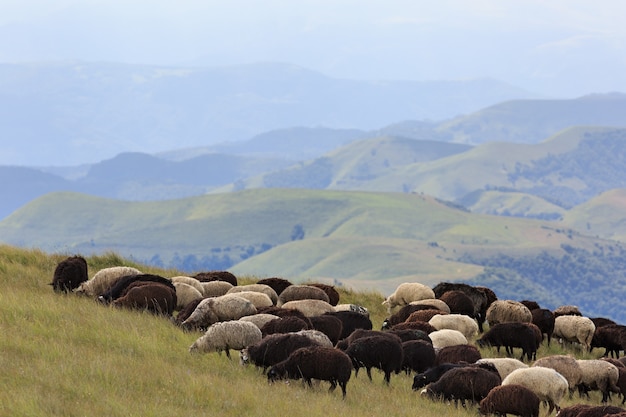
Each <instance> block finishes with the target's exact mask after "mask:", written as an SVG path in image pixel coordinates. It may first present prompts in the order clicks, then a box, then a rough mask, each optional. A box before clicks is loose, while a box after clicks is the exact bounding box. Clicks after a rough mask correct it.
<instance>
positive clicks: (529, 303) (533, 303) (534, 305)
mask: <svg viewBox="0 0 626 417" xmlns="http://www.w3.org/2000/svg"><path fill="white" fill-rule="evenodd" d="M520 303H522V304H524V305H525V306H526V307H528V309H529V310H530V311H533V310H536V309H539V308H541V306H540V305H539V303H537V302H536V301H533V300H522V301H520Z"/></svg>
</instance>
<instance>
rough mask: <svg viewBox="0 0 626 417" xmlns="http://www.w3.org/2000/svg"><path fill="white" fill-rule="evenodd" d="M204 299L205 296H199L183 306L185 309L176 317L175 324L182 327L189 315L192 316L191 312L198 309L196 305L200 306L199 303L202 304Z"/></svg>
mask: <svg viewBox="0 0 626 417" xmlns="http://www.w3.org/2000/svg"><path fill="white" fill-rule="evenodd" d="M202 300H203V298H198V299H196V300H193V301H192V302H190V303H189V304H187V305H186V306H185V307H183V309H182V310H180V311H179V312H178V314H177V315H176V317H175V318H174V319H173V322H174V324H175V325H176V326H178V327H182V324H183V322H184V321H185V320H187V319H188V318H189V316H191V313H193V312H194V310H195V309H196V307H198V304H200V302H201V301H202Z"/></svg>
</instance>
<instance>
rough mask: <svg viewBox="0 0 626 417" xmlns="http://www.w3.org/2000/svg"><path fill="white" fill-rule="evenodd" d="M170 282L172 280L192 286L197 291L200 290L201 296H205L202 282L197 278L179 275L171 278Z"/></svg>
mask: <svg viewBox="0 0 626 417" xmlns="http://www.w3.org/2000/svg"><path fill="white" fill-rule="evenodd" d="M170 280H172V282H183V283H185V284H187V285H191V286H192V287H194V288H195V289H196V290H198V292H200V294H202V295H204V287H203V286H202V283H201V282H200V280H197V279H196V278H193V277H188V276H185V275H177V276H175V277H172V278H170Z"/></svg>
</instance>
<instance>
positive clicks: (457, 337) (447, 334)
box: [428, 329, 467, 351]
mask: <svg viewBox="0 0 626 417" xmlns="http://www.w3.org/2000/svg"><path fill="white" fill-rule="evenodd" d="M428 337H430V340H432V341H433V347H434V348H435V351H437V350H439V349H442V348H444V347H446V346H454V345H466V344H467V338H466V337H465V336H463V333H461V332H460V331H458V330H452V329H441V330H436V331H434V332H432V333H429V334H428Z"/></svg>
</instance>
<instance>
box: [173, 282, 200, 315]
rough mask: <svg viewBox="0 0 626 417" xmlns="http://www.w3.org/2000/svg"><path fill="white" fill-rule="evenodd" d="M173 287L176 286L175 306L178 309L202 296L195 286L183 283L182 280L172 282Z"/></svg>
mask: <svg viewBox="0 0 626 417" xmlns="http://www.w3.org/2000/svg"><path fill="white" fill-rule="evenodd" d="M174 288H176V308H175V310H177V311H180V310H182V309H183V308H185V306H187V305H188V304H189V303H192V302H193V301H195V300H197V299H198V298H204V297H203V295H202V293H201V292H200V291H198V290H197V289H196V288H195V287H192V286H191V285H189V284H185V283H184V282H182V281H178V282H174Z"/></svg>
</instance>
